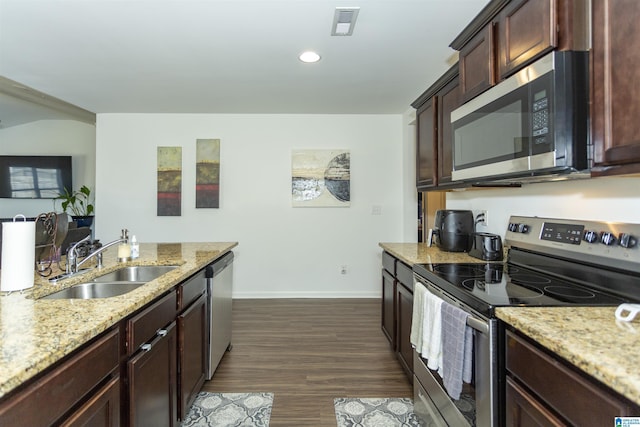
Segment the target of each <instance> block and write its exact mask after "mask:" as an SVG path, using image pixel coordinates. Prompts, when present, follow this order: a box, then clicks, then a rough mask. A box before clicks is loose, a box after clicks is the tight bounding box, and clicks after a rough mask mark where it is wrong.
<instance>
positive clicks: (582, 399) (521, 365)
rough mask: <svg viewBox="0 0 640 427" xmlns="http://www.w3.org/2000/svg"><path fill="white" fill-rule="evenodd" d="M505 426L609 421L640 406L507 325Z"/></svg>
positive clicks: (633, 413) (637, 411) (633, 412)
mask: <svg viewBox="0 0 640 427" xmlns="http://www.w3.org/2000/svg"><path fill="white" fill-rule="evenodd" d="M505 342H506V344H505V348H506V351H505V364H506V372H507V378H506V391H505V396H506V425H507V426H508V427H510V426H536V425H538V426H557V425H582V426H587V425H593V426H603V425H610V424H611V423H612V422H613V419H614V417H618V416H637V415H638V414H640V407H638V406H637V405H635V404H634V403H632V402H630V401H628V400H627V399H625V398H624V397H622V396H620V395H619V394H617V393H615V392H614V391H612V390H611V389H609V388H608V387H606V386H605V385H603V384H601V383H599V382H598V381H596V380H595V379H593V378H591V377H589V376H587V375H586V374H584V373H582V372H581V371H579V370H578V369H577V368H575V367H574V366H572V365H571V364H569V363H568V362H566V361H564V360H563V359H561V358H559V357H558V356H555V355H554V354H552V353H550V352H549V351H547V350H545V349H544V348H542V347H540V346H538V345H537V344H536V343H534V342H532V341H531V340H529V339H528V338H526V337H524V336H522V335H520V334H519V333H517V332H515V331H511V330H507V331H506V339H505Z"/></svg>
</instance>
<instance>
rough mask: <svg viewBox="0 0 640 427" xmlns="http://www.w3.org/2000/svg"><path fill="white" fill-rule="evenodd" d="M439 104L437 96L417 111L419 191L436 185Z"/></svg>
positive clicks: (417, 183)
mask: <svg viewBox="0 0 640 427" xmlns="http://www.w3.org/2000/svg"><path fill="white" fill-rule="evenodd" d="M437 112H438V108H437V104H436V99H435V97H434V98H432V99H430V100H428V101H427V102H426V103H425V104H424V105H423V106H422V107H420V109H418V111H417V117H418V140H417V144H416V151H417V152H416V160H417V165H416V174H417V179H416V181H417V182H416V185H417V187H418V191H420V190H421V189H424V188H429V187H433V186H435V185H436V156H437V152H436V135H437V131H438V130H437V126H436V125H437Z"/></svg>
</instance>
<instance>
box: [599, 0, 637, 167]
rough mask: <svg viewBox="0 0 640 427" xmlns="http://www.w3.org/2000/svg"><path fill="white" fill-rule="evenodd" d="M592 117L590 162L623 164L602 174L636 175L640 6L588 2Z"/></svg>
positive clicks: (621, 0) (625, 1)
mask: <svg viewBox="0 0 640 427" xmlns="http://www.w3.org/2000/svg"><path fill="white" fill-rule="evenodd" d="M592 8H593V10H592V18H593V27H592V28H593V29H592V31H593V49H592V61H593V73H592V81H591V93H592V100H591V108H592V111H591V113H592V114H591V116H592V120H591V123H592V134H591V139H592V141H593V144H594V161H595V163H596V165H598V166H609V165H622V167H620V168H617V169H615V168H614V170H612V171H605V173H638V172H640V120H638V117H640V97H638V95H637V94H638V88H637V86H638V81H639V80H640V50H638V49H637V46H638V45H640V30H639V29H638V16H640V2H638V1H637V0H598V1H593V2H592Z"/></svg>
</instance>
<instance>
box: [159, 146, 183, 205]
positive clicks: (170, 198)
mask: <svg viewBox="0 0 640 427" xmlns="http://www.w3.org/2000/svg"><path fill="white" fill-rule="evenodd" d="M157 200H158V216H180V215H181V214H182V147H158V198H157Z"/></svg>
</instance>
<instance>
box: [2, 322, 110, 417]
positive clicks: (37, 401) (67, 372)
mask: <svg viewBox="0 0 640 427" xmlns="http://www.w3.org/2000/svg"><path fill="white" fill-rule="evenodd" d="M119 349H120V339H119V333H118V330H117V329H114V330H110V331H107V332H105V333H103V334H102V335H101V336H100V337H98V338H96V339H94V340H93V341H92V342H91V343H89V344H87V345H86V346H85V347H83V348H82V349H80V350H78V351H76V352H75V353H74V354H73V355H71V356H70V357H68V358H66V359H65V360H64V361H62V362H60V363H59V364H57V365H55V366H53V367H52V368H51V369H49V370H47V371H46V372H44V373H43V374H42V375H41V376H39V377H38V378H36V379H34V381H33V382H31V383H30V384H29V385H27V386H26V387H25V388H23V389H22V390H21V391H20V392H19V393H18V394H16V395H14V396H13V397H12V398H11V399H9V400H5V401H4V402H2V403H1V404H0V425H3V426H5V425H6V426H33V427H36V426H50V425H54V424H63V425H82V424H83V423H82V420H92V419H93V420H95V421H96V423H95V425H104V426H118V425H120V419H119V417H118V415H119V410H120V402H119V399H118V398H117V396H116V395H115V394H114V393H117V392H118V384H119V382H118V369H117V368H118V362H119ZM105 384H106V386H105ZM96 389H97V391H96ZM105 399H106V401H105ZM34 405H36V406H34ZM74 407H79V408H78V409H76V410H75V412H73V413H72V414H71V415H66V414H67V413H68V412H69V411H70V410H71V409H72V408H74ZM34 409H35V410H34ZM101 414H103V416H101Z"/></svg>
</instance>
